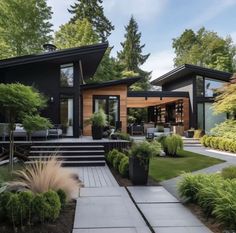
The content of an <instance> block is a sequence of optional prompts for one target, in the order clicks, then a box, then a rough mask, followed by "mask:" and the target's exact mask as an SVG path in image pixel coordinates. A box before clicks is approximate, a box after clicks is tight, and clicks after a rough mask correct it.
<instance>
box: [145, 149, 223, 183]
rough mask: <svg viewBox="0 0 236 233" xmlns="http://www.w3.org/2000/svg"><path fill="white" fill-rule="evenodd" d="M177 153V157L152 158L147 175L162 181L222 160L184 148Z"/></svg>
mask: <svg viewBox="0 0 236 233" xmlns="http://www.w3.org/2000/svg"><path fill="white" fill-rule="evenodd" d="M178 154H179V157H177V158H171V157H155V158H152V159H151V161H150V166H149V175H150V176H151V177H152V178H153V179H154V180H156V181H163V180H167V179H170V178H173V177H176V176H179V175H180V174H181V173H183V172H192V171H197V170H200V169H203V168H206V167H210V166H212V165H215V164H218V163H222V162H224V161H223V160H220V159H215V158H212V157H208V156H205V155H201V154H197V153H193V152H189V151H184V150H183V151H179V152H178Z"/></svg>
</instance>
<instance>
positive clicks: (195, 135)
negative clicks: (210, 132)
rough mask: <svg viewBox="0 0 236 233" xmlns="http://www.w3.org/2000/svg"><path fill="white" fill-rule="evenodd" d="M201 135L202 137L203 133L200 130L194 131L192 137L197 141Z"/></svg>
mask: <svg viewBox="0 0 236 233" xmlns="http://www.w3.org/2000/svg"><path fill="white" fill-rule="evenodd" d="M203 135H204V132H203V130H202V129H196V130H194V135H193V137H194V138H196V139H199V138H201V137H203Z"/></svg>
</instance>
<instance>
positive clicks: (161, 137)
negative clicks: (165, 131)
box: [157, 135, 167, 151]
mask: <svg viewBox="0 0 236 233" xmlns="http://www.w3.org/2000/svg"><path fill="white" fill-rule="evenodd" d="M166 137H167V136H165V135H163V136H160V137H158V138H157V141H158V142H159V143H161V146H162V149H163V150H164V151H166V150H167V147H166V143H165V142H166Z"/></svg>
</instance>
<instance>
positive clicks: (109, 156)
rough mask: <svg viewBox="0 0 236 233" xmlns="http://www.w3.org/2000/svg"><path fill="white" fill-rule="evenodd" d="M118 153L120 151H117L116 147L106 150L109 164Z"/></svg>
mask: <svg viewBox="0 0 236 233" xmlns="http://www.w3.org/2000/svg"><path fill="white" fill-rule="evenodd" d="M119 153H120V152H119V151H118V150H117V149H113V150H112V151H109V152H108V155H107V161H108V162H109V163H110V164H113V160H114V158H115V157H116V156H117V155H118V154H119Z"/></svg>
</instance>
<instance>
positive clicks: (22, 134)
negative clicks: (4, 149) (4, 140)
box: [13, 123, 27, 140]
mask: <svg viewBox="0 0 236 233" xmlns="http://www.w3.org/2000/svg"><path fill="white" fill-rule="evenodd" d="M13 137H14V138H24V139H25V140H27V132H26V130H25V129H24V127H23V126H22V125H21V124H18V123H17V124H16V128H15V130H14V131H13Z"/></svg>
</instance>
